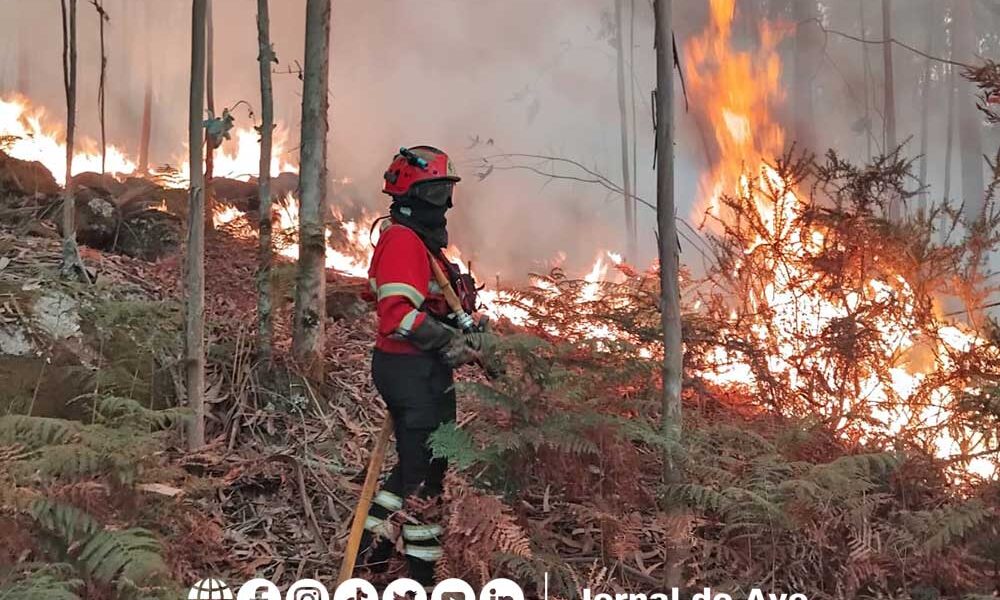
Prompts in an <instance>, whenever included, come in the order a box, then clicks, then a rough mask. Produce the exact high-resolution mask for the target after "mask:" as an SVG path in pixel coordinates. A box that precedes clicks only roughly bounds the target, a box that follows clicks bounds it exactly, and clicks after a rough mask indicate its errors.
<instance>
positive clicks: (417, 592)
mask: <svg viewBox="0 0 1000 600" xmlns="http://www.w3.org/2000/svg"><path fill="white" fill-rule="evenodd" d="M382 600H427V592H426V591H425V590H424V586H422V585H420V584H419V583H417V582H416V581H414V580H412V579H406V578H405V577H404V578H401V579H397V580H396V581H393V582H392V583H390V584H389V585H387V586H385V591H383V592H382Z"/></svg>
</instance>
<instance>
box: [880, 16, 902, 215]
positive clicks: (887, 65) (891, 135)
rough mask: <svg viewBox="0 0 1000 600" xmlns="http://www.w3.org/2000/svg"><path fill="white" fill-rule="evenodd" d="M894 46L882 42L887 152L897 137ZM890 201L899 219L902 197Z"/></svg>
mask: <svg viewBox="0 0 1000 600" xmlns="http://www.w3.org/2000/svg"><path fill="white" fill-rule="evenodd" d="M882 39H883V40H891V39H892V0H882ZM892 46H893V44H890V43H888V42H886V43H884V44H882V61H883V62H882V69H883V73H884V76H885V82H884V83H885V90H884V91H885V99H884V104H883V106H882V110H883V112H884V114H885V129H884V134H885V139H884V145H885V152H886V153H887V154H888V153H890V152H894V151H895V150H896V146H897V143H898V141H897V139H896V82H895V74H894V72H893V62H892ZM888 203H889V214H888V217H889V220H890V221H899V219H900V217H901V216H902V214H903V206H902V199H901V198H897V197H891V198H889V200H888Z"/></svg>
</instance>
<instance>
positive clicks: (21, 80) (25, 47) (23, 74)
mask: <svg viewBox="0 0 1000 600" xmlns="http://www.w3.org/2000/svg"><path fill="white" fill-rule="evenodd" d="M28 36H29V34H28V32H26V31H25V28H24V27H19V28H18V30H17V92H18V93H20V94H22V95H24V96H30V95H31V90H30V89H29V88H30V87H31V62H30V60H29V57H30V56H31V51H30V50H29V47H30V43H29V41H28Z"/></svg>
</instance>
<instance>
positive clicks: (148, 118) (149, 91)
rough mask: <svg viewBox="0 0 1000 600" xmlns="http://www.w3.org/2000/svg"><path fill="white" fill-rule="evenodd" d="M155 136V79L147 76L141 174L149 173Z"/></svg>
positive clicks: (140, 139)
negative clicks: (151, 149)
mask: <svg viewBox="0 0 1000 600" xmlns="http://www.w3.org/2000/svg"><path fill="white" fill-rule="evenodd" d="M152 134H153V78H152V76H151V75H148V74H147V75H146V93H145V95H144V97H143V99H142V131H141V132H140V134H139V173H140V174H142V175H146V174H148V173H149V141H150V137H151V136H152Z"/></svg>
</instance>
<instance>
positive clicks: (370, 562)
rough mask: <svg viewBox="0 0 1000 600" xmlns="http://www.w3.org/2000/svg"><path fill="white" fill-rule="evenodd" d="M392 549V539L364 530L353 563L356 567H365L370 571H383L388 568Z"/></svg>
mask: <svg viewBox="0 0 1000 600" xmlns="http://www.w3.org/2000/svg"><path fill="white" fill-rule="evenodd" d="M392 549H393V543H392V540H390V539H389V538H387V537H385V536H381V535H380V536H376V535H375V534H373V533H372V532H370V531H365V533H364V535H362V536H361V545H360V546H358V555H357V557H356V558H355V562H354V564H355V566H356V567H357V568H359V569H367V570H368V571H371V572H372V573H385V572H386V570H387V569H388V568H389V558H390V557H391V556H392Z"/></svg>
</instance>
